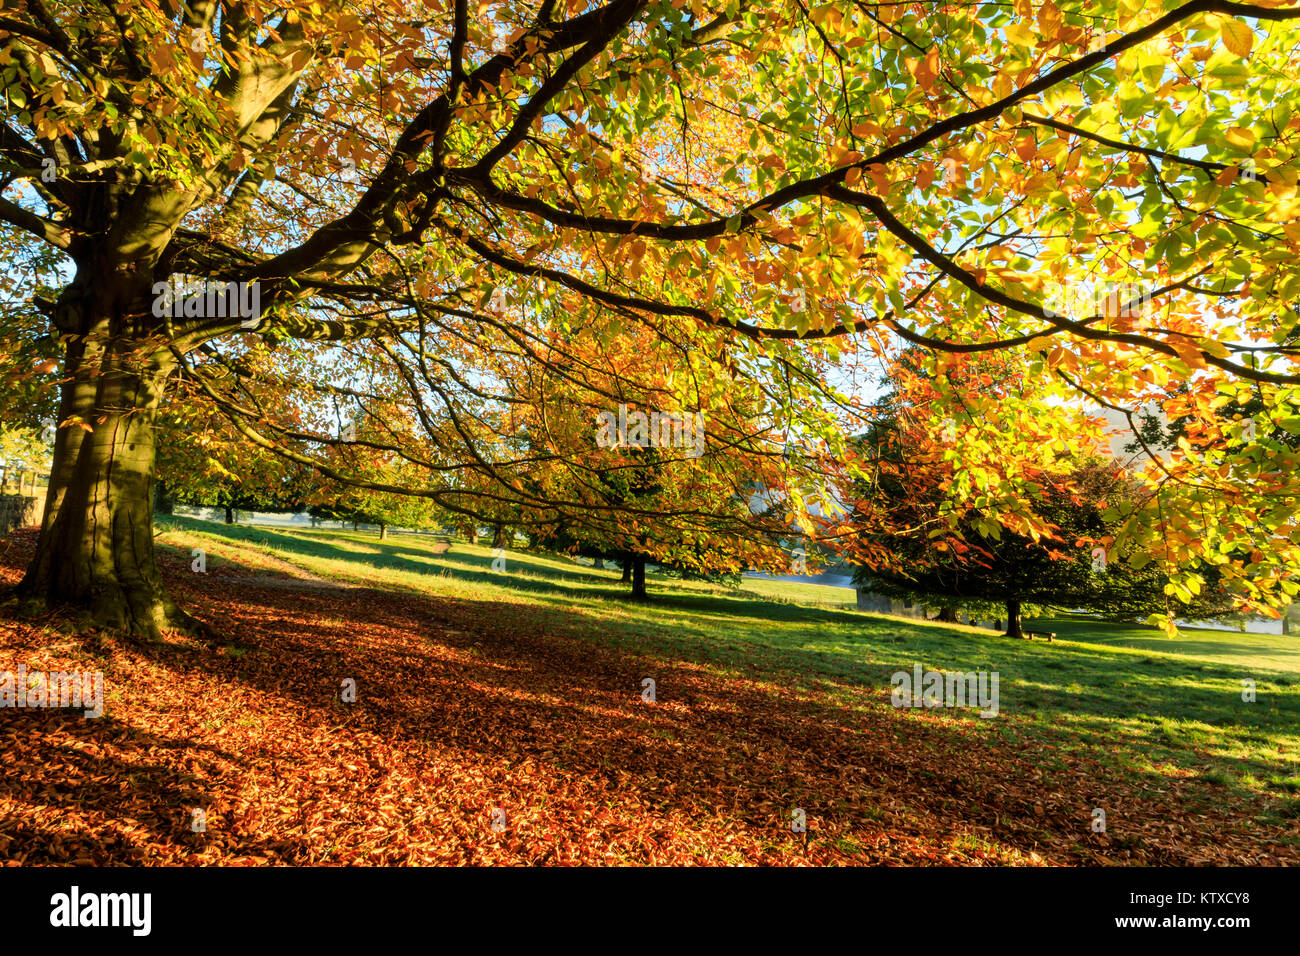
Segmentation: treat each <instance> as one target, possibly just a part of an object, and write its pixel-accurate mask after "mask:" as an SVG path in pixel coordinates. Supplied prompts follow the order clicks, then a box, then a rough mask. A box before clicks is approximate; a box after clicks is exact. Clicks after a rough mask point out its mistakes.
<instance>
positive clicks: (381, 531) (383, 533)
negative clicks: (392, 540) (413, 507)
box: [379, 524, 388, 541]
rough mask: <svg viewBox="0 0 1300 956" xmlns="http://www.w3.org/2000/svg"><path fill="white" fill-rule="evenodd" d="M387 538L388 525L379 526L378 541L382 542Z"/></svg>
mask: <svg viewBox="0 0 1300 956" xmlns="http://www.w3.org/2000/svg"><path fill="white" fill-rule="evenodd" d="M387 537H388V525H386V524H381V525H380V526H379V540H380V541H383V540H384V539H385V538H387Z"/></svg>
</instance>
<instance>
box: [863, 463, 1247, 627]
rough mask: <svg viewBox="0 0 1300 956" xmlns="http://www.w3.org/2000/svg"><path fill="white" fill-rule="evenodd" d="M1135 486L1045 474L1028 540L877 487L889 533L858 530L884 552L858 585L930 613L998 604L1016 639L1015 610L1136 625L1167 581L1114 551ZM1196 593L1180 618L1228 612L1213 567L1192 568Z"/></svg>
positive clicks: (1188, 596)
mask: <svg viewBox="0 0 1300 956" xmlns="http://www.w3.org/2000/svg"><path fill="white" fill-rule="evenodd" d="M1135 493H1136V490H1135V487H1134V486H1133V485H1132V484H1131V483H1130V482H1129V481H1128V480H1127V479H1126V477H1125V475H1124V472H1123V471H1122V470H1121V469H1120V468H1118V467H1116V466H1114V465H1110V464H1106V463H1103V462H1101V461H1092V462H1087V463H1084V464H1082V465H1080V466H1079V467H1078V468H1077V469H1076V470H1075V472H1074V473H1073V474H1070V475H1068V476H1064V477H1061V478H1056V479H1053V478H1045V479H1044V482H1043V486H1042V489H1041V498H1040V500H1039V501H1037V502H1036V503H1035V506H1034V507H1035V511H1036V512H1037V513H1038V514H1039V515H1041V516H1042V517H1044V518H1045V519H1046V520H1047V521H1048V522H1049V523H1050V527H1051V528H1052V531H1051V532H1050V534H1049V535H1047V536H1041V537H1038V538H1037V539H1036V538H1035V537H1034V536H1033V535H1030V534H1021V533H1017V532H1016V531H1013V530H1010V529H1008V528H1006V527H1004V526H1003V525H1002V524H1001V523H1000V522H999V521H998V520H997V519H996V518H994V517H992V516H990V515H988V514H985V513H983V512H981V511H980V510H978V509H972V510H970V511H968V512H966V513H964V514H963V515H962V516H961V517H960V519H959V520H958V521H957V522H956V526H955V527H953V526H952V525H951V523H950V522H947V521H946V520H943V521H941V520H937V518H938V516H939V515H940V513H941V512H942V511H943V510H944V509H945V508H946V507H948V504H947V502H946V501H945V499H944V496H943V494H942V491H941V490H940V489H939V488H937V487H931V488H924V487H917V486H916V485H915V484H911V485H907V484H904V483H902V482H886V483H881V484H879V485H877V487H876V488H875V489H874V494H875V496H876V498H877V504H879V503H880V501H879V499H880V498H881V497H885V498H888V499H889V501H888V505H887V508H888V511H889V512H890V515H891V518H892V521H891V522H890V530H888V531H882V532H875V533H872V532H870V531H868V532H866V533H867V534H868V536H871V537H874V538H875V540H874V541H873V542H872V543H873V544H874V545H875V546H876V547H878V548H880V549H882V550H885V551H888V552H889V553H891V554H892V555H893V560H892V561H891V562H890V563H889V564H887V565H881V566H879V567H874V568H865V567H862V568H859V569H858V570H857V571H856V572H855V573H854V581H855V583H857V584H858V585H859V586H861V587H864V588H869V589H871V590H874V591H878V592H880V593H882V594H886V595H889V596H893V597H899V598H903V599H906V600H912V601H917V602H919V603H925V604H930V605H934V606H940V607H952V606H954V605H956V606H960V605H963V604H968V603H970V602H989V601H996V602H1000V603H1001V604H1002V605H1003V606H1004V607H1005V609H1006V622H1007V623H1006V633H1007V634H1008V635H1009V636H1012V637H1022V636H1023V625H1022V616H1023V613H1024V609H1025V607H1026V606H1028V605H1032V606H1034V607H1036V608H1039V609H1044V610H1047V609H1057V610H1072V609H1079V608H1086V609H1088V610H1092V611H1096V612H1099V613H1101V614H1103V615H1105V616H1108V617H1112V618H1121V619H1144V618H1146V617H1147V616H1149V615H1152V614H1160V613H1166V612H1168V611H1169V610H1170V604H1171V602H1170V600H1169V598H1170V596H1171V595H1173V594H1174V593H1175V589H1176V588H1177V587H1181V585H1173V584H1171V582H1170V580H1169V578H1168V577H1167V576H1166V575H1164V574H1163V573H1162V572H1161V571H1160V570H1159V569H1158V568H1157V566H1155V565H1154V564H1152V563H1150V562H1149V560H1146V555H1145V554H1143V553H1138V554H1137V555H1134V556H1132V558H1131V560H1129V559H1126V558H1128V556H1126V555H1123V554H1121V553H1120V550H1121V549H1120V547H1117V542H1118V544H1119V545H1120V546H1122V540H1121V532H1120V529H1121V526H1122V521H1123V518H1124V516H1125V515H1126V514H1130V513H1132V511H1133V510H1134V507H1135V503H1134V501H1133V500H1132V497H1133V495H1134V494H1135ZM1200 571H1201V573H1200V575H1198V579H1199V581H1200V583H1199V584H1198V585H1197V590H1196V591H1195V592H1192V593H1183V594H1178V595H1177V596H1178V597H1179V599H1180V601H1181V602H1182V605H1181V606H1180V608H1179V610H1178V614H1179V615H1180V616H1185V617H1189V618H1193V619H1199V618H1205V617H1212V616H1216V615H1219V614H1224V613H1228V612H1229V611H1231V610H1232V603H1231V601H1230V600H1229V598H1228V595H1227V594H1226V592H1225V591H1224V590H1223V589H1222V588H1221V587H1220V586H1219V582H1218V578H1217V573H1216V571H1215V569H1213V568H1209V567H1202V568H1200Z"/></svg>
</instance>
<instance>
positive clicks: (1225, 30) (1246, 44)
mask: <svg viewBox="0 0 1300 956" xmlns="http://www.w3.org/2000/svg"><path fill="white" fill-rule="evenodd" d="M1219 34H1220V36H1222V37H1223V45H1224V46H1226V47H1227V48H1228V49H1229V50H1230V51H1231V52H1233V53H1235V54H1237V56H1249V55H1250V48H1251V47H1252V46H1254V45H1255V31H1254V30H1252V29H1251V28H1250V27H1248V26H1247V25H1246V24H1244V23H1242V22H1241V21H1240V20H1224V21H1223V22H1222V23H1221V24H1220V25H1219Z"/></svg>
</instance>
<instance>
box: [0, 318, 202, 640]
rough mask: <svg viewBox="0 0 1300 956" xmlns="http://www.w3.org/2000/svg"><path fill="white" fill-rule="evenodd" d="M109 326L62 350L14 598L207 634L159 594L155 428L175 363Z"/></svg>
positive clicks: (125, 626)
mask: <svg viewBox="0 0 1300 956" xmlns="http://www.w3.org/2000/svg"><path fill="white" fill-rule="evenodd" d="M115 327H116V328H120V322H107V321H106V322H104V323H100V324H98V325H96V326H95V328H96V331H97V333H98V334H97V335H96V336H91V337H88V338H82V339H78V340H74V341H73V343H72V344H70V345H69V346H68V347H67V351H66V354H65V362H64V370H65V375H66V376H67V379H68V380H67V381H66V383H65V384H64V386H63V390H62V394H61V396H60V417H59V420H60V423H61V424H63V427H61V428H59V430H58V434H57V437H56V439H55V443H54V461H53V465H52V467H51V469H50V487H49V491H48V494H47V496H46V500H45V514H44V516H43V520H42V524H41V534H40V537H39V539H38V541H37V545H36V555H35V557H34V558H33V559H32V563H31V565H30V566H29V567H28V569H27V574H26V576H25V577H24V578H23V581H22V584H21V585H20V586H19V593H20V594H21V595H23V596H24V597H26V598H28V599H32V600H37V601H40V602H43V603H44V604H45V605H46V606H50V607H53V606H58V605H72V606H75V607H79V608H81V609H83V610H86V611H88V612H89V613H90V615H91V618H92V621H93V622H94V624H96V625H98V626H100V627H105V628H111V629H121V630H125V631H128V632H130V633H132V634H136V635H140V636H145V637H149V638H155V639H156V638H157V637H159V636H160V632H161V631H162V630H164V629H167V628H185V629H195V628H197V629H199V630H206V629H205V628H204V627H203V626H202V625H200V624H198V623H197V622H195V621H194V620H193V619H192V618H190V617H189V616H188V615H187V614H185V613H184V612H183V611H181V610H180V609H179V608H177V607H176V605H175V604H174V603H172V601H171V600H170V599H169V598H168V597H167V595H166V594H165V593H164V591H163V588H162V582H161V578H160V575H159V573H158V566H157V563H156V561H155V558H154V547H153V507H152V501H151V497H152V496H151V493H150V492H151V490H152V486H153V477H154V475H153V468H154V419H155V416H156V414H157V409H158V403H159V401H160V399H161V398H162V394H163V389H164V387H165V383H166V379H167V376H168V375H169V374H170V373H171V371H172V369H173V367H174V359H173V357H172V355H171V353H170V352H169V351H166V350H153V351H151V352H147V353H146V342H144V341H142V340H139V339H135V338H128V337H124V336H119V337H113V336H112V335H111V333H112V331H114V330H115ZM90 342H99V343H102V344H95V345H91V344H88V343H90ZM70 419H71V421H70Z"/></svg>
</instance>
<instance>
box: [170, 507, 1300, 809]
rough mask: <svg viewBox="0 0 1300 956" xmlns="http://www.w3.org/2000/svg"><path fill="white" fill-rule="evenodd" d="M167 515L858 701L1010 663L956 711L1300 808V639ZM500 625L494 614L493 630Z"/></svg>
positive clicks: (240, 541)
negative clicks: (919, 679)
mask: <svg viewBox="0 0 1300 956" xmlns="http://www.w3.org/2000/svg"><path fill="white" fill-rule="evenodd" d="M158 526H159V528H160V529H161V530H162V531H163V533H162V534H161V536H160V537H159V539H158V541H159V544H160V545H162V546H164V547H172V548H176V549H179V550H181V551H183V552H184V555H185V556H186V558H187V560H188V554H189V549H190V548H191V547H204V548H207V549H208V550H209V568H210V569H213V570H216V569H219V568H220V566H221V562H222V561H223V560H228V561H233V562H235V563H246V564H253V565H255V564H257V562H258V561H259V560H260V559H261V556H262V555H270V556H272V557H276V558H279V559H281V560H284V561H288V562H290V563H292V564H293V565H296V566H297V567H299V568H302V569H304V570H306V571H309V572H311V573H313V574H316V575H319V576H322V577H327V578H333V579H337V580H339V581H342V582H352V583H358V584H365V585H368V586H382V587H390V588H398V589H405V590H411V591H417V592H420V593H424V594H429V595H433V596H437V597H443V598H452V599H459V600H463V601H468V602H507V603H512V604H523V605H529V606H531V607H532V608H534V609H535V610H536V612H537V614H538V615H539V621H544V624H545V626H546V627H548V628H552V629H562V630H563V631H564V632H566V633H569V634H572V635H575V636H578V637H581V638H583V639H587V640H592V641H599V642H602V643H604V644H607V645H616V646H618V645H622V646H626V647H627V648H628V650H629V651H632V652H638V653H654V654H661V655H672V656H674V657H676V658H678V659H682V660H687V661H693V662H697V663H699V664H701V665H703V666H706V667H710V668H714V669H716V670H718V671H719V672H722V673H726V674H732V675H744V676H753V677H776V678H779V679H780V680H782V681H785V682H788V683H793V684H795V685H797V686H799V687H801V688H803V689H805V690H808V691H812V692H816V693H818V694H823V695H827V696H829V697H833V698H836V699H840V700H842V701H844V702H845V703H846V704H848V705H849V706H867V702H866V701H865V700H864V696H869V695H882V696H883V697H884V698H885V699H887V697H888V690H889V682H890V676H891V675H892V674H893V673H894V672H896V671H900V670H904V671H910V670H911V669H912V667H913V665H914V664H915V663H918V662H919V663H921V664H922V665H923V666H924V667H926V668H931V669H936V670H962V671H971V670H986V671H997V672H998V673H999V675H1000V696H1001V717H1000V718H999V719H998V720H981V719H980V718H979V717H978V716H976V715H975V712H974V711H973V710H971V711H962V710H950V711H945V712H944V717H945V719H951V720H962V721H967V722H969V723H970V725H971V726H972V727H973V728H975V729H976V732H977V733H981V734H1004V735H1013V736H1014V737H1015V738H1017V739H1020V740H1024V741H1029V742H1036V743H1038V744H1050V745H1051V747H1055V748H1058V749H1057V750H1056V751H1054V753H1055V754H1057V755H1058V757H1064V756H1065V755H1068V754H1069V753H1071V752H1079V751H1084V750H1086V751H1087V752H1088V753H1089V754H1090V755H1091V756H1092V757H1094V758H1097V759H1101V760H1103V761H1106V762H1108V763H1111V764H1113V765H1116V766H1118V767H1120V768H1122V769H1124V770H1127V771H1132V772H1133V773H1134V774H1142V775H1145V779H1149V780H1151V785H1152V786H1153V787H1154V786H1159V785H1160V783H1159V779H1160V778H1166V777H1169V776H1177V777H1182V778H1195V779H1196V780H1197V781H1198V782H1199V783H1201V784H1204V787H1203V788H1202V789H1203V790H1204V791H1205V792H1206V793H1207V794H1208V795H1209V796H1210V797H1212V798H1213V799H1216V800H1221V799H1228V798H1230V797H1231V794H1232V793H1233V792H1237V793H1240V794H1243V795H1244V794H1245V793H1247V792H1250V793H1255V794H1259V793H1267V794H1269V795H1270V796H1272V797H1274V798H1276V800H1277V801H1278V805H1279V807H1280V808H1281V809H1279V811H1278V812H1280V813H1290V814H1294V806H1293V804H1294V800H1293V798H1294V795H1295V793H1296V791H1297V789H1298V787H1297V782H1298V781H1300V758H1298V757H1297V755H1298V754H1300V639H1297V638H1295V637H1282V636H1276V635H1258V634H1242V633H1239V632H1236V631H1195V632H1184V634H1183V635H1182V636H1181V637H1179V638H1176V639H1170V638H1167V637H1165V636H1163V635H1162V634H1161V633H1160V632H1158V631H1155V630H1153V629H1150V628H1145V627H1141V626H1137V625H1128V624H1111V623H1105V622H1100V621H1095V620H1090V619H1086V618H1081V617H1076V618H1056V619H1052V620H1047V621H1038V622H1035V623H1034V626H1035V627H1036V628H1039V629H1046V630H1052V631H1055V632H1056V633H1057V635H1058V639H1057V641H1055V642H1054V643H1052V644H1047V643H1045V642H1042V641H1032V642H1031V641H1024V640H1015V639H1011V638H1006V637H1003V636H1001V635H998V634H995V633H993V632H991V631H988V630H983V629H977V628H968V627H961V626H953V625H941V624H937V623H932V622H926V621H918V620H914V619H910V618H892V617H887V616H882V615H875V614H868V613H865V612H860V611H857V610H856V609H854V608H853V606H852V605H851V604H850V603H848V602H849V601H851V598H852V594H851V592H849V591H846V590H843V589H837V588H828V587H823V586H819V585H815V584H803V583H785V582H777V581H769V580H765V579H746V580H745V581H744V582H743V584H742V585H741V586H740V587H738V588H726V587H720V586H717V585H712V584H708V583H704V582H683V581H681V580H677V579H672V578H668V577H664V576H662V575H658V574H654V573H651V574H649V575H647V580H648V585H649V588H650V591H651V594H652V597H653V601H652V603H650V604H648V605H642V604H637V603H635V602H632V601H630V600H628V599H627V586H626V585H623V584H622V583H620V581H619V573H618V572H617V571H613V570H596V569H594V568H593V567H592V566H591V565H590V564H588V563H585V562H581V563H580V562H579V561H576V560H572V559H569V558H567V557H564V556H558V555H552V554H535V553H529V552H525V551H510V552H509V553H508V555H507V566H506V573H505V574H498V573H496V572H494V571H493V570H492V567H491V565H492V549H491V548H489V547H482V546H472V545H468V544H466V543H464V542H456V543H455V544H454V545H453V547H452V550H451V551H450V552H449V553H446V554H436V553H434V544H435V542H436V541H441V540H443V539H435V538H433V537H432V536H426V535H412V534H403V535H395V536H391V537H390V538H389V539H388V540H384V541H381V540H379V538H378V537H377V535H375V534H373V533H369V534H367V533H351V532H343V531H335V530H329V531H320V530H316V531H313V530H308V529H301V530H300V529H292V530H289V529H280V528H270V527H257V526H241V525H235V526H226V525H220V524H213V523H209V522H205V521H199V520H195V519H187V518H176V517H167V518H161V517H160V518H159V519H158ZM539 626H541V624H539ZM490 628H491V623H490V619H488V618H485V620H484V622H483V625H482V629H483V630H484V632H485V633H486V632H489V631H490ZM1243 679H1250V680H1253V681H1254V682H1255V692H1256V694H1257V699H1256V700H1255V702H1253V703H1248V702H1245V701H1243V700H1242V687H1243V685H1242V681H1243ZM876 699H879V698H876ZM1046 752H1048V750H1047V749H1046V748H1045V750H1044V753H1046ZM1058 757H1053V758H1047V757H1044V759H1058ZM1288 799H1290V800H1292V802H1291V803H1286V802H1285V801H1286V800H1288ZM1288 808H1290V809H1289V810H1288Z"/></svg>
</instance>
